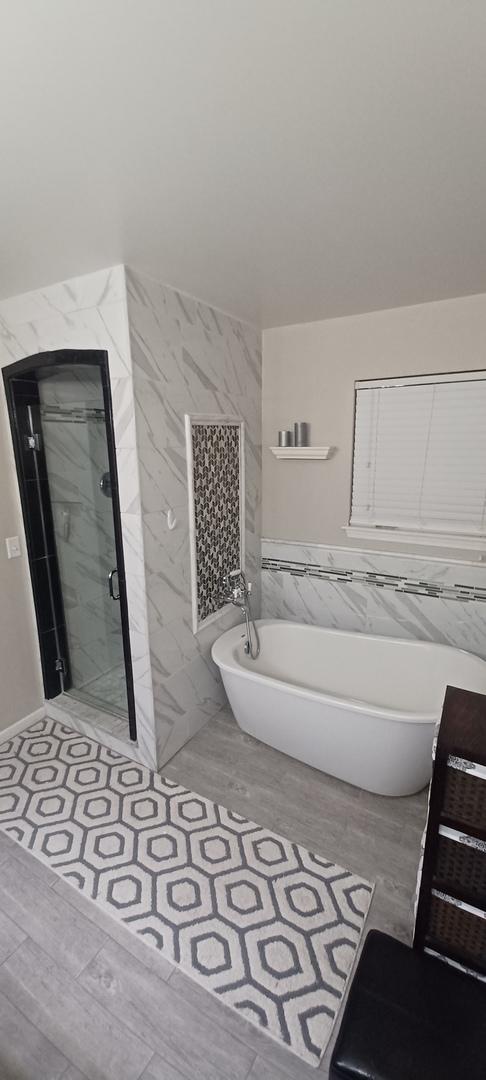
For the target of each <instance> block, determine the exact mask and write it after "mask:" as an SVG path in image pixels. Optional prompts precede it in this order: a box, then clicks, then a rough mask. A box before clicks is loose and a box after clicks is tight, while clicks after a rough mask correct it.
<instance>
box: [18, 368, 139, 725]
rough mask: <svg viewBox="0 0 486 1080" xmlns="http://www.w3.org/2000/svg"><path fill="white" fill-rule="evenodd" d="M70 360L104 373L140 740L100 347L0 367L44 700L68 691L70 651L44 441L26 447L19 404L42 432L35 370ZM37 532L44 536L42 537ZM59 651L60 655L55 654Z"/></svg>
mask: <svg viewBox="0 0 486 1080" xmlns="http://www.w3.org/2000/svg"><path fill="white" fill-rule="evenodd" d="M66 364H69V365H74V364H75V365H88V364H89V365H91V366H92V367H94V366H96V367H98V368H99V371H100V376H101V384H102V388H103V404H104V411H105V429H106V441H107V449H108V463H109V470H110V478H111V492H112V509H113V528H114V537H115V552H116V565H117V569H118V591H119V599H120V617H121V630H122V642H123V659H124V663H125V677H126V688H127V702H128V725H129V733H130V738H131V739H132V740H133V741H135V740H136V738H137V725H136V715H135V695H134V688H133V672H132V657H131V648H130V630H129V616H128V600H127V589H126V575H125V560H124V554H123V539H122V524H121V514H120V498H119V487H118V469H117V460H116V450H115V435H114V424H113V407H112V400H111V388H110V376H109V367H108V353H107V352H106V351H105V350H102V349H82V350H81V349H56V350H55V351H52V352H39V353H34V355H33V356H26V357H25V358H24V359H22V360H17V361H16V362H15V363H13V364H9V365H8V366H7V367H5V368H3V371H2V374H3V381H4V386H5V394H6V398H7V408H8V415H9V420H10V428H11V432H12V441H13V447H14V455H15V464H16V469H17V480H18V484H19V491H20V501H21V505H22V516H23V520H24V528H25V536H26V543H27V555H28V559H29V570H30V577H31V582H32V592H33V596H34V608H35V615H36V623H37V633H38V639H39V648H40V654H41V666H42V676H43V682H44V693H45V696H46V698H47V699H49V698H53V697H57V695H58V694H60V693H61V691H62V689H63V687H64V689H69V685H70V677H69V650H68V642H67V634H66V623H65V617H64V607H63V600H62V587H61V576H60V572H59V562H58V558H57V551H56V542H55V534H54V520H53V514H52V505H51V497H50V492H49V486H48V483H47V464H46V459H45V454H44V449H43V447H42V445H41V444H40V445H39V446H38V447H36V448H35V451H34V454H33V453H32V448H29V449H26V446H25V443H24V439H25V437H26V436H27V437H30V436H31V435H32V432H30V431H27V430H23V419H22V417H21V416H20V415H19V406H20V405H30V407H31V414H32V412H33V413H34V414H36V415H37V417H38V420H39V432H40V430H41V428H40V399H39V392H38V388H37V372H38V371H39V370H40V369H43V370H45V369H46V368H55V367H60V366H62V365H66ZM29 376H31V378H29ZM34 468H35V470H37V471H36V475H35V476H33V475H32V472H33V469H34ZM32 480H36V481H37V483H36V498H37V499H38V500H39V506H38V509H39V511H40V513H39V517H40V519H41V520H40V529H36V528H35V524H34V521H33V504H32V494H31V489H29V483H30V482H31V481H32ZM42 480H44V483H41V482H39V481H42ZM39 533H41V534H42V535H39ZM39 544H41V545H43V548H44V550H43V555H42V557H41V558H42V560H44V559H46V558H48V559H49V588H48V589H46V587H45V583H43V581H42V578H41V574H40V573H39V564H40V561H41V558H40V557H39ZM46 605H47V607H49V605H50V610H48V611H47V612H46ZM46 614H47V622H49V624H50V626H49V630H46ZM56 653H58V654H59V655H56ZM62 660H65V662H66V668H65V671H64V672H62V670H61V669H60V667H59V662H61V663H62Z"/></svg>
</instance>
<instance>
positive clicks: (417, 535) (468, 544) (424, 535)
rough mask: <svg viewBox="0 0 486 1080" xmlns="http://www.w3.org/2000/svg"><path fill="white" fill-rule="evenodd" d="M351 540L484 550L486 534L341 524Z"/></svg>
mask: <svg viewBox="0 0 486 1080" xmlns="http://www.w3.org/2000/svg"><path fill="white" fill-rule="evenodd" d="M342 527H343V529H344V532H345V533H346V536H349V537H350V539H351V540H371V539H373V541H374V542H376V541H380V540H383V541H384V542H386V543H387V544H416V545H417V547H435V548H454V549H458V550H462V551H464V550H467V551H478V552H481V553H483V552H485V551H486V536H470V535H469V536H467V535H465V536H460V535H459V534H458V533H453V534H446V533H432V532H413V531H411V530H410V531H407V530H406V529H386V528H380V527H379V526H372V525H370V526H367V525H343V526H342Z"/></svg>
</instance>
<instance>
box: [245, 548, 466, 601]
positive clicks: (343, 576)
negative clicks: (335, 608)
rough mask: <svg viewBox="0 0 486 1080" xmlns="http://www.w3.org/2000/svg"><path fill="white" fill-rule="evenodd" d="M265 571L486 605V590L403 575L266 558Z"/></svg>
mask: <svg viewBox="0 0 486 1080" xmlns="http://www.w3.org/2000/svg"><path fill="white" fill-rule="evenodd" d="M262 570H271V571H273V572H274V573H275V572H277V573H283V574H291V575H292V576H293V577H312V578H320V579H321V580H322V581H336V582H343V583H348V584H350V585H353V584H355V583H359V584H361V585H373V586H374V587H375V588H377V589H392V590H393V592H398V593H405V594H407V593H408V594H412V595H414V596H435V597H437V598H438V599H440V600H460V601H462V603H465V602H467V601H468V600H476V601H477V600H480V601H483V602H486V589H480V588H476V587H475V586H474V585H439V584H437V583H435V582H432V581H420V580H416V579H414V578H408V577H401V576H400V575H399V574H379V573H375V572H371V571H366V570H339V569H337V568H335V567H330V566H318V565H317V566H316V565H315V564H314V563H302V562H295V561H293V560H292V559H270V558H267V557H264V558H262Z"/></svg>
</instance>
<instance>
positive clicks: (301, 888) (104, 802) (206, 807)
mask: <svg viewBox="0 0 486 1080" xmlns="http://www.w3.org/2000/svg"><path fill="white" fill-rule="evenodd" d="M0 827H1V828H2V829H4V831H5V832H7V833H8V834H9V835H10V836H12V837H13V838H14V839H15V840H17V841H18V842H19V843H20V844H22V845H23V846H24V847H26V848H27V849H28V850H29V851H31V852H32V853H33V854H34V855H36V856H37V857H38V858H39V859H42V860H43V861H44V862H47V863H48V864H49V866H51V867H52V868H53V869H54V870H55V871H56V872H57V873H58V874H60V875H61V876H62V877H63V878H65V879H66V881H69V882H71V884H72V885H73V886H74V887H75V888H78V889H80V890H81V891H82V892H83V893H84V894H85V895H87V896H89V897H90V899H92V900H94V901H95V902H96V903H99V904H101V905H102V906H103V907H104V908H105V909H107V910H108V911H109V912H110V913H111V915H112V916H113V917H114V918H116V919H119V920H121V921H122V922H124V923H125V925H126V926H127V927H129V928H130V930H132V931H134V932H135V933H139V934H141V935H143V937H144V940H145V941H146V942H147V944H148V945H151V946H152V947H155V948H158V949H160V950H161V951H162V952H163V953H164V955H165V956H166V957H167V959H169V960H170V961H171V962H172V963H174V964H177V965H179V966H180V967H181V968H182V969H183V970H184V972H186V974H187V975H189V976H191V977H192V978H193V979H196V980H197V981H198V982H199V983H201V984H202V985H203V986H204V987H206V989H208V990H210V991H211V992H212V993H214V994H217V995H218V997H219V998H220V999H221V1000H222V1001H223V1002H225V1004H227V1005H229V1006H230V1007H232V1008H233V1009H235V1010H236V1011H238V1012H239V1013H240V1014H242V1015H243V1016H244V1017H245V1018H246V1019H247V1020H249V1021H251V1022H252V1023H254V1024H256V1025H258V1026H259V1027H262V1028H263V1029H264V1030H265V1031H266V1032H267V1033H268V1034H269V1035H271V1036H272V1037H273V1038H274V1039H277V1040H279V1041H281V1042H283V1043H284V1044H285V1045H287V1046H288V1047H289V1049H291V1050H292V1051H293V1052H294V1053H296V1054H298V1055H299V1056H300V1057H301V1058H303V1059H304V1060H306V1061H307V1062H309V1063H310V1064H313V1065H317V1064H318V1063H319V1060H320V1058H321V1056H322V1054H323V1052H324V1050H325V1047H326V1044H327V1042H328V1039H329V1035H330V1033H331V1030H332V1025H333V1021H334V1019H335V1017H336V1014H337V1011H338V1009H339V1004H340V1002H341V999H342V996H343V993H344V988H345V984H346V979H347V976H348V975H349V972H350V970H351V968H352V965H353V962H354V958H355V955H356V949H357V946H358V943H359V940H360V936H361V934H362V931H363V925H364V920H365V917H366V913H367V911H368V907H369V904H370V901H371V896H372V886H371V885H370V884H369V882H367V881H364V880H363V879H362V878H360V877H357V876H356V875H355V874H351V873H350V872H349V871H348V870H344V869H342V867H339V866H336V864H335V863H332V862H329V861H328V860H326V859H324V858H322V856H319V855H312V854H311V853H310V852H308V851H306V850H305V848H301V847H299V846H298V845H297V844H294V843H291V842H290V841H289V840H285V839H284V838H283V837H281V836H277V835H275V833H272V832H270V831H269V830H268V829H264V828H263V827H262V826H260V825H256V824H254V822H252V821H247V820H246V818H243V817H241V815H240V814H236V813H234V812H233V811H231V810H228V809H226V808H225V807H222V806H218V805H217V804H215V803H212V802H210V801H209V800H208V799H205V798H203V797H202V796H200V795H196V794H195V793H194V792H192V791H187V790H186V789H185V788H183V787H181V786H180V785H178V784H176V783H174V782H172V781H170V780H164V779H162V778H161V777H160V776H159V775H158V774H157V773H153V772H151V771H150V770H149V769H146V768H144V767H143V766H141V765H137V764H135V763H134V762H132V761H130V760H128V759H126V758H123V757H120V755H119V754H116V753H115V752H114V751H113V750H109V749H108V748H107V747H104V746H101V745H100V744H99V743H96V742H94V741H93V740H92V739H89V738H86V736H84V735H83V736H81V735H79V734H78V733H77V732H75V731H72V730H71V729H70V728H67V727H65V726H63V725H62V724H59V723H58V722H56V721H54V720H50V719H48V718H46V719H44V720H40V721H39V722H38V723H36V724H34V725H32V727H30V728H29V729H28V730H26V731H23V732H21V733H20V734H18V735H16V736H15V737H13V738H12V739H10V740H7V741H5V742H3V743H0Z"/></svg>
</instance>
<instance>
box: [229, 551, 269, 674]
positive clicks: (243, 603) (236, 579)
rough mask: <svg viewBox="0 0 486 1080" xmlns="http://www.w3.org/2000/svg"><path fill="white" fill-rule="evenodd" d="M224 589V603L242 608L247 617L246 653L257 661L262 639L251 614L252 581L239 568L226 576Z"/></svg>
mask: <svg viewBox="0 0 486 1080" xmlns="http://www.w3.org/2000/svg"><path fill="white" fill-rule="evenodd" d="M223 588H224V593H223V596H222V603H223V604H234V606H235V607H239V608H240V610H241V611H242V612H243V615H244V616H245V626H246V642H245V652H246V654H247V656H251V658H252V660H257V658H258V656H259V654H260V638H259V636H258V630H257V628H256V625H255V620H254V618H253V615H252V612H251V603H250V595H251V581H247V580H246V576H245V574H244V571H243V570H242V569H241V568H240V567H238V569H237V570H231V571H230V572H229V573H228V574H225V576H224V578H223Z"/></svg>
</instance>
